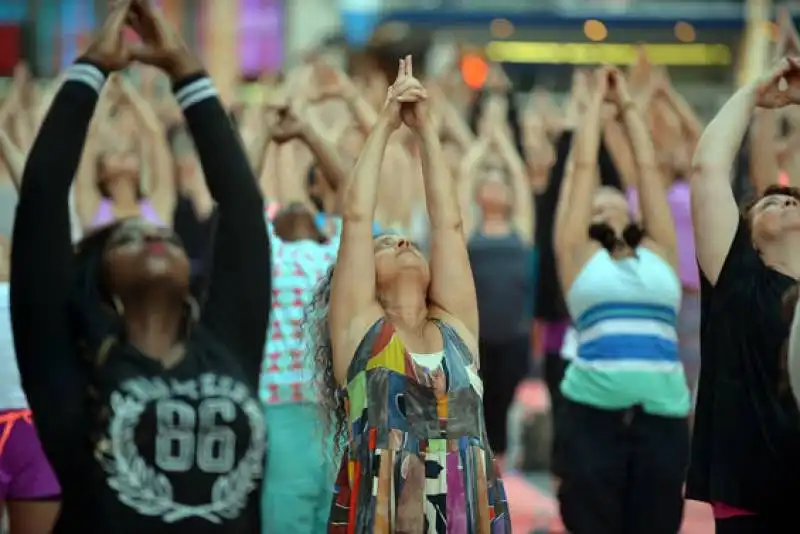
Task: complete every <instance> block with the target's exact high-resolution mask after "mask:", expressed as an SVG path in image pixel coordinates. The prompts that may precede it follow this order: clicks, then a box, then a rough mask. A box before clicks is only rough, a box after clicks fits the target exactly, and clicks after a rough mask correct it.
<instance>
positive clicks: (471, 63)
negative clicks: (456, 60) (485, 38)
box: [461, 54, 489, 89]
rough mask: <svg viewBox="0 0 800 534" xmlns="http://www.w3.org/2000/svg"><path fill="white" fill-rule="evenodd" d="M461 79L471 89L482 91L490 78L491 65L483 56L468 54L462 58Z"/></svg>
mask: <svg viewBox="0 0 800 534" xmlns="http://www.w3.org/2000/svg"><path fill="white" fill-rule="evenodd" d="M461 77H462V78H463V79H464V83H466V84H467V86H468V87H469V88H471V89H480V88H481V87H483V84H485V83H486V79H487V78H488V77H489V64H488V63H487V62H486V60H485V59H483V58H482V57H481V56H478V55H475V54H468V55H465V56H464V57H462V58H461Z"/></svg>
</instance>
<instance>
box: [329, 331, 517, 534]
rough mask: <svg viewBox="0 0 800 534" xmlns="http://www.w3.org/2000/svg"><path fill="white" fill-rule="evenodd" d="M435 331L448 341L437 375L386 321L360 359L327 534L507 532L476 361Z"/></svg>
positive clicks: (353, 368) (454, 337)
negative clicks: (416, 356) (419, 362)
mask: <svg viewBox="0 0 800 534" xmlns="http://www.w3.org/2000/svg"><path fill="white" fill-rule="evenodd" d="M436 325H437V326H438V327H439V330H440V331H441V332H442V337H443V339H444V356H443V358H442V360H441V363H440V364H439V366H438V367H437V368H436V369H426V368H425V367H422V366H421V365H419V364H417V363H416V362H415V361H414V358H413V356H412V354H411V353H409V351H408V350H406V348H405V346H404V345H403V342H402V341H401V340H400V337H399V336H397V335H396V334H395V329H394V327H393V326H392V324H391V323H390V322H389V321H387V320H385V319H381V320H379V321H378V322H377V323H375V325H373V326H372V328H370V330H369V332H367V335H366V336H365V337H364V339H363V340H362V342H361V345H360V346H359V348H358V349H357V350H356V354H355V357H354V358H353V361H352V362H351V364H350V369H349V371H348V376H347V381H348V382H347V391H346V401H345V403H346V408H347V414H348V425H349V442H348V446H347V451H346V452H345V455H344V458H343V459H342V465H341V469H340V471H339V476H338V477H337V480H336V488H335V494H334V501H333V505H332V507H331V516H330V520H329V533H330V534H367V533H369V534H395V533H398V534H399V533H404V534H412V533H413V534H510V533H511V520H510V517H509V514H508V503H507V501H506V495H505V490H504V488H503V482H502V480H501V479H500V478H499V476H498V472H497V470H496V468H495V465H494V462H493V460H492V454H491V451H490V450H489V445H488V440H487V438H486V426H485V423H484V420H483V404H482V402H481V397H482V386H481V384H480V379H479V378H478V376H477V369H476V363H475V362H476V360H477V358H476V357H475V356H474V355H473V354H471V353H470V351H469V349H467V347H466V345H465V344H464V342H463V341H462V340H461V338H460V337H459V335H458V334H457V333H456V331H455V330H454V329H453V328H452V327H450V326H448V325H447V324H445V323H443V322H441V321H436Z"/></svg>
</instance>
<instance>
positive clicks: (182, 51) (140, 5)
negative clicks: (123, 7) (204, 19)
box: [126, 0, 203, 80]
mask: <svg viewBox="0 0 800 534" xmlns="http://www.w3.org/2000/svg"><path fill="white" fill-rule="evenodd" d="M128 3H129V4H130V8H129V9H128V10H127V16H126V22H127V24H128V25H129V26H130V27H131V28H132V29H133V30H134V31H135V32H136V33H137V34H138V35H139V37H140V38H141V40H142V43H141V45H138V46H136V47H133V48H132V50H131V57H132V58H133V59H136V60H137V61H141V62H142V63H144V64H146V65H151V66H153V67H158V68H160V69H162V70H163V71H164V72H166V73H167V74H168V75H169V76H170V78H172V79H173V80H177V79H180V78H183V77H186V76H189V75H190V74H194V73H196V72H199V71H201V70H202V68H203V67H202V64H201V63H200V60H199V59H197V57H196V56H195V55H194V54H193V53H192V52H191V50H189V47H188V46H187V45H186V42H185V41H184V40H183V38H182V37H181V36H180V34H179V33H178V32H177V31H176V30H175V28H174V27H173V26H172V25H171V24H170V23H169V22H168V21H167V19H166V17H164V14H163V13H162V12H161V10H159V9H158V8H156V7H155V6H154V5H153V2H152V0H129V2H128Z"/></svg>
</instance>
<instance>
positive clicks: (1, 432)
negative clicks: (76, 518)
mask: <svg viewBox="0 0 800 534" xmlns="http://www.w3.org/2000/svg"><path fill="white" fill-rule="evenodd" d="M10 253H11V249H10V247H9V243H8V242H7V240H6V239H5V238H4V237H3V236H0V517H2V516H3V508H5V509H6V511H7V518H8V522H9V527H10V529H9V531H8V534H50V532H51V531H52V529H53V525H54V524H55V522H56V517H57V516H58V509H59V501H60V500H61V488H60V487H59V485H58V481H57V480H56V476H55V474H54V473H53V469H52V467H50V463H49V462H48V461H47V458H46V457H45V455H44V451H43V450H42V445H41V443H40V442H39V437H38V435H37V433H36V429H35V428H34V426H33V421H32V419H31V411H30V410H29V409H28V402H27V400H26V398H25V392H24V391H23V390H22V384H21V383H20V377H19V370H18V369H17V362H16V359H15V356H14V340H13V339H12V335H11V317H10V316H9V308H8V267H9V265H8V261H9V255H10Z"/></svg>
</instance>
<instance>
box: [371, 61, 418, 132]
mask: <svg viewBox="0 0 800 534" xmlns="http://www.w3.org/2000/svg"><path fill="white" fill-rule="evenodd" d="M427 98H428V94H427V92H426V91H425V88H424V87H422V84H420V83H419V80H417V79H416V78H414V76H413V67H412V65H411V56H406V57H405V58H403V59H401V60H400V61H399V64H398V68H397V78H396V79H395V81H394V83H393V84H392V85H390V86H389V90H388V91H387V93H386V102H385V103H384V106H383V112H382V117H383V118H384V120H386V121H387V123H388V125H389V126H390V127H391V128H393V129H396V128H398V127H399V126H400V124H402V123H403V122H406V119H408V122H406V124H407V125H409V127H411V126H410V124H409V123H411V124H414V125H417V124H419V120H421V115H422V112H423V111H425V110H424V109H416V108H414V107H413V106H412V107H410V108H406V107H404V105H405V104H417V103H419V102H422V101H423V100H426V99H427Z"/></svg>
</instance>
